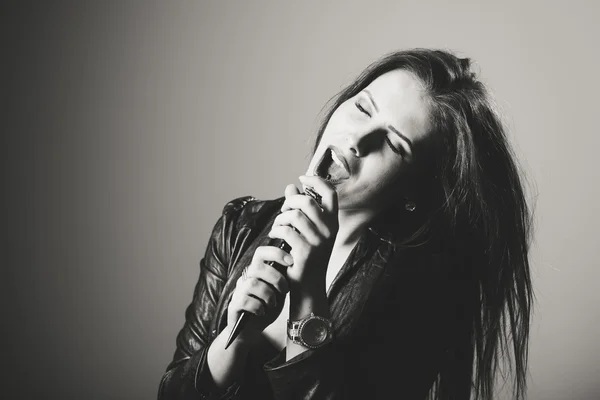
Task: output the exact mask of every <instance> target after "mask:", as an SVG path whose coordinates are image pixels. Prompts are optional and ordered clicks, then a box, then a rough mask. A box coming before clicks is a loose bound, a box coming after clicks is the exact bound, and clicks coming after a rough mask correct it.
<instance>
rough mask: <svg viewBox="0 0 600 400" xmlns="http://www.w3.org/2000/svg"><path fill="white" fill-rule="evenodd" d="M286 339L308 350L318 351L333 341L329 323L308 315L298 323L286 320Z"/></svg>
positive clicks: (326, 320)
mask: <svg viewBox="0 0 600 400" xmlns="http://www.w3.org/2000/svg"><path fill="white" fill-rule="evenodd" d="M287 335H288V338H289V339H290V340H291V341H292V342H294V343H296V344H299V345H302V346H304V347H308V348H309V349H318V348H319V347H321V346H324V345H326V344H327V343H329V342H330V341H331V339H333V330H332V328H331V321H330V320H328V319H327V318H323V317H319V316H317V315H315V314H314V313H310V315H309V316H308V317H305V318H302V319H301V320H298V321H290V320H289V319H288V327H287Z"/></svg>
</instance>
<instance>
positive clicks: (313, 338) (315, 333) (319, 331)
mask: <svg viewBox="0 0 600 400" xmlns="http://www.w3.org/2000/svg"><path fill="white" fill-rule="evenodd" d="M328 334H329V330H328V329H327V325H326V323H325V322H324V321H321V320H320V319H318V318H313V319H310V320H308V321H306V322H305V323H304V325H302V331H301V332H300V336H301V337H302V340H303V341H304V342H305V343H306V344H308V345H309V346H318V345H320V344H321V343H323V342H325V341H326V340H327V335H328Z"/></svg>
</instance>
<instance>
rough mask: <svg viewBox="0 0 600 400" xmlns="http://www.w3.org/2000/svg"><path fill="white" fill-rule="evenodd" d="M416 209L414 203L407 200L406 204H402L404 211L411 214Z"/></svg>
mask: <svg viewBox="0 0 600 400" xmlns="http://www.w3.org/2000/svg"><path fill="white" fill-rule="evenodd" d="M416 208H417V203H415V202H414V201H411V200H407V201H406V203H404V209H405V210H406V211H410V212H413V211H415V209H416Z"/></svg>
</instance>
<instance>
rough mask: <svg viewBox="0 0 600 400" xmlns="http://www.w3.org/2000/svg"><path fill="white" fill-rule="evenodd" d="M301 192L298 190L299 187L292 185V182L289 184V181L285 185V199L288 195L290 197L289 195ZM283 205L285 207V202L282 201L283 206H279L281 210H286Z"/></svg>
mask: <svg viewBox="0 0 600 400" xmlns="http://www.w3.org/2000/svg"><path fill="white" fill-rule="evenodd" d="M301 193H302V192H300V189H298V188H297V187H296V185H294V184H291V183H290V184H289V185H287V186H286V187H285V198H286V199H287V198H288V197H291V196H294V195H299V194H301ZM284 207H285V202H284V206H282V207H281V211H285V210H287V208H284Z"/></svg>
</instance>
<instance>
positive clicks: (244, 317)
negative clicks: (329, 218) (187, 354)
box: [225, 187, 321, 349]
mask: <svg viewBox="0 0 600 400" xmlns="http://www.w3.org/2000/svg"><path fill="white" fill-rule="evenodd" d="M304 194H305V195H307V196H310V197H312V198H313V199H315V200H316V202H317V203H319V205H321V196H320V195H319V194H318V193H317V192H315V191H314V190H313V189H312V188H311V187H307V188H306V189H304ZM268 245H269V246H275V247H279V248H280V249H282V250H283V251H285V252H286V253H289V252H290V250H292V248H291V247H290V245H289V244H287V243H286V242H285V240H281V239H271V240H269V244H268ZM265 264H267V265H269V266H272V267H273V268H275V269H276V270H277V271H279V273H281V274H282V275H285V272H286V269H287V267H286V266H284V265H281V264H279V263H276V262H274V261H268V262H266V263H265ZM251 316H252V313H249V312H246V311H242V313H241V314H240V316H239V317H238V320H237V321H236V322H235V325H234V326H233V329H232V330H231V333H230V334H229V337H228V338H227V342H226V343H225V349H227V348H228V347H229V345H230V344H231V343H232V342H233V341H234V340H235V338H236V337H238V335H239V334H240V332H241V331H242V329H244V326H245V325H246V323H247V322H248V319H249V318H251Z"/></svg>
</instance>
